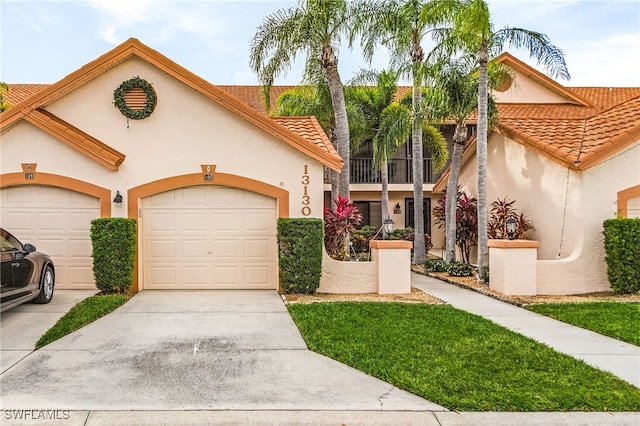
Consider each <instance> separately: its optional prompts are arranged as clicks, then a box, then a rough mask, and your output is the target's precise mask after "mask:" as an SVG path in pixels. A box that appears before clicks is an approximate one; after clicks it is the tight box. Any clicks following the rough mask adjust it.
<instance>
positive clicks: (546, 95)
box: [493, 71, 567, 104]
mask: <svg viewBox="0 0 640 426" xmlns="http://www.w3.org/2000/svg"><path fill="white" fill-rule="evenodd" d="M513 72H514V74H515V78H514V80H513V82H512V83H511V87H509V89H507V90H506V91H504V92H498V91H495V90H494V91H493V96H494V98H495V99H496V102H499V103H518V102H526V103H528V104H532V103H547V104H548V103H551V104H552V103H563V102H566V101H567V99H566V98H564V97H562V96H560V95H559V94H557V93H555V92H553V91H551V90H549V89H547V88H545V87H543V86H541V85H540V83H537V82H535V81H534V80H532V79H531V78H530V77H527V76H526V75H524V74H523V73H521V72H519V71H513Z"/></svg>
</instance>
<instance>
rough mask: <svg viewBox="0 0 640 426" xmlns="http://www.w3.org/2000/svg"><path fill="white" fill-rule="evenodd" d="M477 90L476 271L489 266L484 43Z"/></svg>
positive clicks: (479, 59) (485, 55)
mask: <svg viewBox="0 0 640 426" xmlns="http://www.w3.org/2000/svg"><path fill="white" fill-rule="evenodd" d="M478 62H479V71H480V77H479V81H478V84H479V89H478V139H477V157H478V270H479V271H482V269H483V268H486V267H488V266H489V247H488V242H489V237H488V235H487V133H488V117H487V92H488V88H487V85H488V80H487V63H488V62H489V53H488V50H487V44H486V42H485V43H483V44H482V47H481V48H480V52H479V53H478Z"/></svg>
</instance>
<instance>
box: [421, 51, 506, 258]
mask: <svg viewBox="0 0 640 426" xmlns="http://www.w3.org/2000/svg"><path fill="white" fill-rule="evenodd" d="M433 71H434V89H433V90H434V91H435V92H436V93H437V95H438V99H439V102H438V103H437V104H436V105H437V106H438V107H439V108H440V114H438V115H440V116H441V117H442V119H449V120H453V121H454V122H455V129H454V132H453V153H452V155H451V163H450V165H449V176H448V179H447V188H458V181H459V178H460V168H461V165H462V154H463V152H464V150H465V148H466V143H467V139H468V128H467V118H468V117H469V116H470V115H471V114H472V113H473V112H475V111H476V109H477V107H478V75H477V73H474V72H473V63H472V62H471V61H470V60H469V58H459V59H454V60H441V61H439V62H437V63H436V65H435V66H434V70H433ZM510 74H511V73H510V72H509V71H507V70H505V68H503V67H492V73H491V74H490V75H491V77H492V79H491V80H492V82H493V81H498V82H502V81H504V79H505V78H508V77H510ZM489 117H490V119H491V121H495V120H496V119H497V108H496V105H495V102H494V100H493V97H489ZM455 235H456V203H455V199H454V198H453V197H449V198H448V199H447V205H446V229H445V244H446V246H445V255H444V258H445V260H446V261H447V262H454V261H455V260H456V249H455V242H456V238H455Z"/></svg>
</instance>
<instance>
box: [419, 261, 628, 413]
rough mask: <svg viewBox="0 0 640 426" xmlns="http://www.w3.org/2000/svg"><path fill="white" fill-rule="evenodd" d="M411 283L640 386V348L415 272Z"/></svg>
mask: <svg viewBox="0 0 640 426" xmlns="http://www.w3.org/2000/svg"><path fill="white" fill-rule="evenodd" d="M411 284H412V285H413V286H414V287H416V288H419V289H421V290H423V291H425V292H427V293H429V294H431V295H433V296H435V297H437V298H439V299H442V300H444V301H445V302H447V303H449V304H450V305H451V306H453V307H455V308H458V309H461V310H464V311H467V312H470V313H473V314H476V315H479V316H482V317H485V318H487V319H489V320H491V321H493V322H495V323H496V324H499V325H501V326H503V327H505V328H508V329H510V330H513V331H515V332H517V333H520V334H522V335H524V336H527V337H531V338H532V339H534V340H536V341H538V342H540V343H544V344H546V345H548V346H550V347H552V348H553V349H555V350H557V351H558V352H562V353H564V354H567V355H570V356H572V357H574V358H577V359H581V360H583V361H584V362H586V363H587V364H589V365H591V366H593V367H596V368H598V369H601V370H604V371H608V372H610V373H613V374H614V375H616V376H618V377H620V378H621V379H623V380H626V381H627V382H629V383H631V384H633V385H634V386H637V387H640V348H639V347H638V346H634V345H631V344H628V343H625V342H621V341H619V340H615V339H612V338H610V337H606V336H603V335H601V334H598V333H594V332H592V331H588V330H585V329H582V328H579V327H574V326H572V325H569V324H566V323H563V322H561V321H557V320H554V319H551V318H549V317H545V316H543V315H539V314H536V313H534V312H531V311H527V310H526V309H522V308H519V307H517V306H514V305H511V304H509V303H505V302H501V301H499V300H497V299H494V298H492V297H489V296H485V295H483V294H480V293H478V292H475V291H473V290H467V289H464V288H460V287H458V286H456V285H453V284H449V283H446V282H444V281H441V280H438V279H436V278H431V277H428V276H425V275H422V274H418V273H415V272H412V275H411ZM638 424H640V419H639V420H638Z"/></svg>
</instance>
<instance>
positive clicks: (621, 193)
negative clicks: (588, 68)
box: [434, 54, 640, 294]
mask: <svg viewBox="0 0 640 426" xmlns="http://www.w3.org/2000/svg"><path fill="white" fill-rule="evenodd" d="M499 61H500V62H502V63H503V64H505V65H508V66H509V67H511V68H512V69H513V71H514V73H515V79H514V81H513V82H512V84H511V86H510V87H509V88H508V89H506V88H505V89H506V90H505V91H503V92H495V93H494V96H495V98H496V100H497V103H498V110H499V118H500V120H499V124H498V126H497V127H496V128H495V129H494V130H493V131H492V132H490V134H489V138H488V147H487V148H488V165H487V201H488V202H489V203H490V202H492V201H495V200H497V199H498V198H504V197H509V198H510V199H512V200H517V202H516V207H517V208H518V210H519V211H520V212H522V213H525V214H527V215H528V216H529V218H530V219H531V220H532V221H533V223H534V225H535V227H536V230H535V231H533V232H532V233H531V239H533V240H537V241H539V248H538V251H537V271H536V272H537V291H536V292H537V294H581V293H590V292H599V291H608V290H609V289H610V285H609V282H608V280H607V276H606V264H605V260H604V258H605V253H604V244H603V237H602V231H603V226H602V223H603V221H604V220H606V219H610V218H615V217H616V216H619V217H640V88H608V87H581V88H578V87H572V88H569V87H564V86H562V85H560V84H558V83H557V82H555V81H553V80H551V79H549V78H548V77H546V76H545V75H543V74H541V73H539V72H537V71H536V70H534V69H532V68H531V67H529V66H527V65H526V64H524V63H522V62H521V61H519V60H518V59H516V58H514V57H513V56H511V55H509V54H504V55H502V56H501V57H500V58H499ZM475 152H476V145H475V140H472V143H471V144H469V146H468V149H467V150H466V152H465V154H464V159H463V166H462V171H461V176H460V184H461V185H462V187H464V188H465V189H466V190H467V192H469V193H471V194H477V161H476V155H475ZM447 177H448V173H445V174H444V175H443V176H442V177H441V178H440V180H439V181H438V182H436V184H435V185H434V191H436V192H441V191H444V190H445V189H446V182H447Z"/></svg>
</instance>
